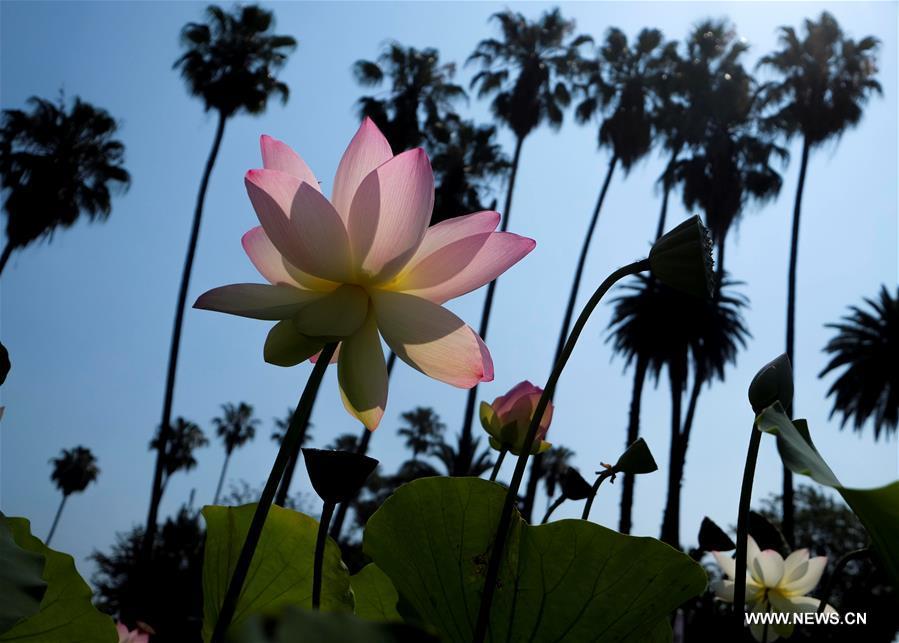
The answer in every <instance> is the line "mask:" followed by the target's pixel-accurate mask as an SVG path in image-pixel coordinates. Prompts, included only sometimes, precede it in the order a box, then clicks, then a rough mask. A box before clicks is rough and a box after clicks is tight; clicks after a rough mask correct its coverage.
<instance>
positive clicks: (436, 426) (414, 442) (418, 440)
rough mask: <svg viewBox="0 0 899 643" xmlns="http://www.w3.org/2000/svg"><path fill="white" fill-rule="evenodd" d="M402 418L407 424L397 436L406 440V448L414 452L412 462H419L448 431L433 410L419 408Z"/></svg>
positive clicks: (408, 412) (403, 415) (404, 414)
mask: <svg viewBox="0 0 899 643" xmlns="http://www.w3.org/2000/svg"><path fill="white" fill-rule="evenodd" d="M400 417H402V419H403V421H404V422H405V423H406V424H405V425H404V426H401V427H400V428H399V429H398V430H397V435H400V436H402V437H403V438H405V440H406V448H407V449H409V450H411V451H412V460H418V456H419V455H421V454H423V453H429V452H430V451H431V449H432V448H433V446H434V445H435V444H437V443H438V442H439V441H440V440H441V438H442V437H443V432H444V431H445V430H446V425H445V424H444V423H443V422H441V421H440V417H439V416H438V415H437V414H436V413H435V412H434V409H432V408H427V407H422V406H419V407H417V408H415V409H413V410H411V411H406V412H405V413H403V414H402V415H401V416H400Z"/></svg>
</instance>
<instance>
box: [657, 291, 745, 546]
mask: <svg viewBox="0 0 899 643" xmlns="http://www.w3.org/2000/svg"><path fill="white" fill-rule="evenodd" d="M736 285H738V284H737V282H733V281H730V280H728V279H726V278H724V279H723V281H722V282H721V285H720V287H719V289H718V291H717V293H716V294H715V296H714V297H712V298H710V299H700V298H697V297H692V296H690V295H685V294H683V293H678V292H674V291H670V292H669V296H670V297H671V298H672V299H673V301H672V302H671V308H670V310H669V312H668V315H667V317H666V318H665V319H666V320H667V324H666V327H667V329H668V330H667V331H666V332H667V337H669V338H670V339H671V340H672V341H673V342H674V343H677V342H683V345H684V347H685V348H686V351H687V353H688V356H689V364H690V365H691V366H692V371H693V372H692V380H693V383H692V387H691V390H690V397H689V402H688V404H687V410H686V415H685V416H684V417H683V419H682V420H681V416H680V409H681V404H682V399H681V398H682V394H683V392H684V390H685V389H686V384H687V379H686V377H685V378H684V379H682V380H681V379H679V378H680V377H681V375H682V374H683V373H684V372H685V371H684V368H683V367H684V363H683V362H682V359H683V355H684V352H683V351H682V348H681V347H678V346H676V345H673V346H672V347H671V349H669V350H668V351H666V353H667V355H668V358H667V359H669V360H670V362H669V363H668V370H669V375H670V378H669V379H670V383H671V388H672V408H673V409H675V408H676V409H677V413H675V412H674V411H672V433H671V447H670V453H669V463H668V495H667V501H666V503H665V513H664V517H663V520H662V540H664V541H665V542H667V543H669V544H671V545H673V546H675V547H679V546H680V496H681V483H682V482H683V477H684V467H685V465H686V459H687V447H688V446H689V442H690V431H691V430H692V428H693V421H694V418H695V417H696V406H697V402H698V401H699V394H700V393H701V392H702V387H703V386H704V385H706V384H709V383H711V381H712V380H713V379H714V378H717V379H718V380H720V381H724V371H725V368H726V366H727V365H728V364H736V360H737V352H738V351H739V350H740V348H745V347H746V340H747V339H748V337H749V331H748V330H747V328H746V322H745V321H744V319H743V316H742V309H744V308H745V307H746V306H747V305H748V301H747V299H746V298H745V297H744V296H743V295H742V294H739V293H736V292H730V290H731V289H732V288H733V287H734V286H736ZM672 326H674V327H675V328H676V330H675V331H674V332H672V331H671V328H672Z"/></svg>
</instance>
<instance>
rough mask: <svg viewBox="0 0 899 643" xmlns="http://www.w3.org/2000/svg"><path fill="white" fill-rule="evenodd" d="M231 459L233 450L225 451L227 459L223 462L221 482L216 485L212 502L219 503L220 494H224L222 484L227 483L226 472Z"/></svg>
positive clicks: (220, 475)
mask: <svg viewBox="0 0 899 643" xmlns="http://www.w3.org/2000/svg"><path fill="white" fill-rule="evenodd" d="M230 460H231V451H225V461H224V462H223V463H222V472H221V473H220V474H219V483H218V485H216V487H215V499H214V500H213V501H212V504H214V505H217V504H218V503H219V496H221V495H222V485H223V484H224V483H225V472H226V471H227V470H228V462H230Z"/></svg>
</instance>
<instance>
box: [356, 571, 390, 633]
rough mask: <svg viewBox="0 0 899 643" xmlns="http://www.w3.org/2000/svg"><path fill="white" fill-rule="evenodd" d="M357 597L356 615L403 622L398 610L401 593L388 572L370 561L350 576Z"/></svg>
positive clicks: (382, 620) (377, 619)
mask: <svg viewBox="0 0 899 643" xmlns="http://www.w3.org/2000/svg"><path fill="white" fill-rule="evenodd" d="M350 585H351V586H352V587H353V596H354V597H355V599H356V616H358V617H360V618H364V619H365V620H368V621H381V622H385V623H391V622H402V620H403V618H402V617H401V616H400V614H399V612H398V611H397V607H396V604H397V601H398V600H399V595H398V594H397V593H396V587H394V586H393V583H392V582H391V581H390V578H388V576H387V574H385V573H384V572H382V571H381V569H380V568H379V567H378V566H377V565H375V564H374V563H369V564H368V565H366V566H365V567H363V568H362V569H360V570H359V573H358V574H356V575H355V576H353V577H352V578H350Z"/></svg>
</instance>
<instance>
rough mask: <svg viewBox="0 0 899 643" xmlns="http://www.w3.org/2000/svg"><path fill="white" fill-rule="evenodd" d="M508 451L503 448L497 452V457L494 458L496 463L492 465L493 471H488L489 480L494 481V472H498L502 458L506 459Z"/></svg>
mask: <svg viewBox="0 0 899 643" xmlns="http://www.w3.org/2000/svg"><path fill="white" fill-rule="evenodd" d="M508 452H509V450H508V449H503V450H502V451H500V452H499V457H498V458H497V459H496V464H494V465H493V471H491V472H490V482H495V481H496V474H498V473H499V468H500V467H501V466H502V465H503V460H505V459H506V454H507V453H508Z"/></svg>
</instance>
